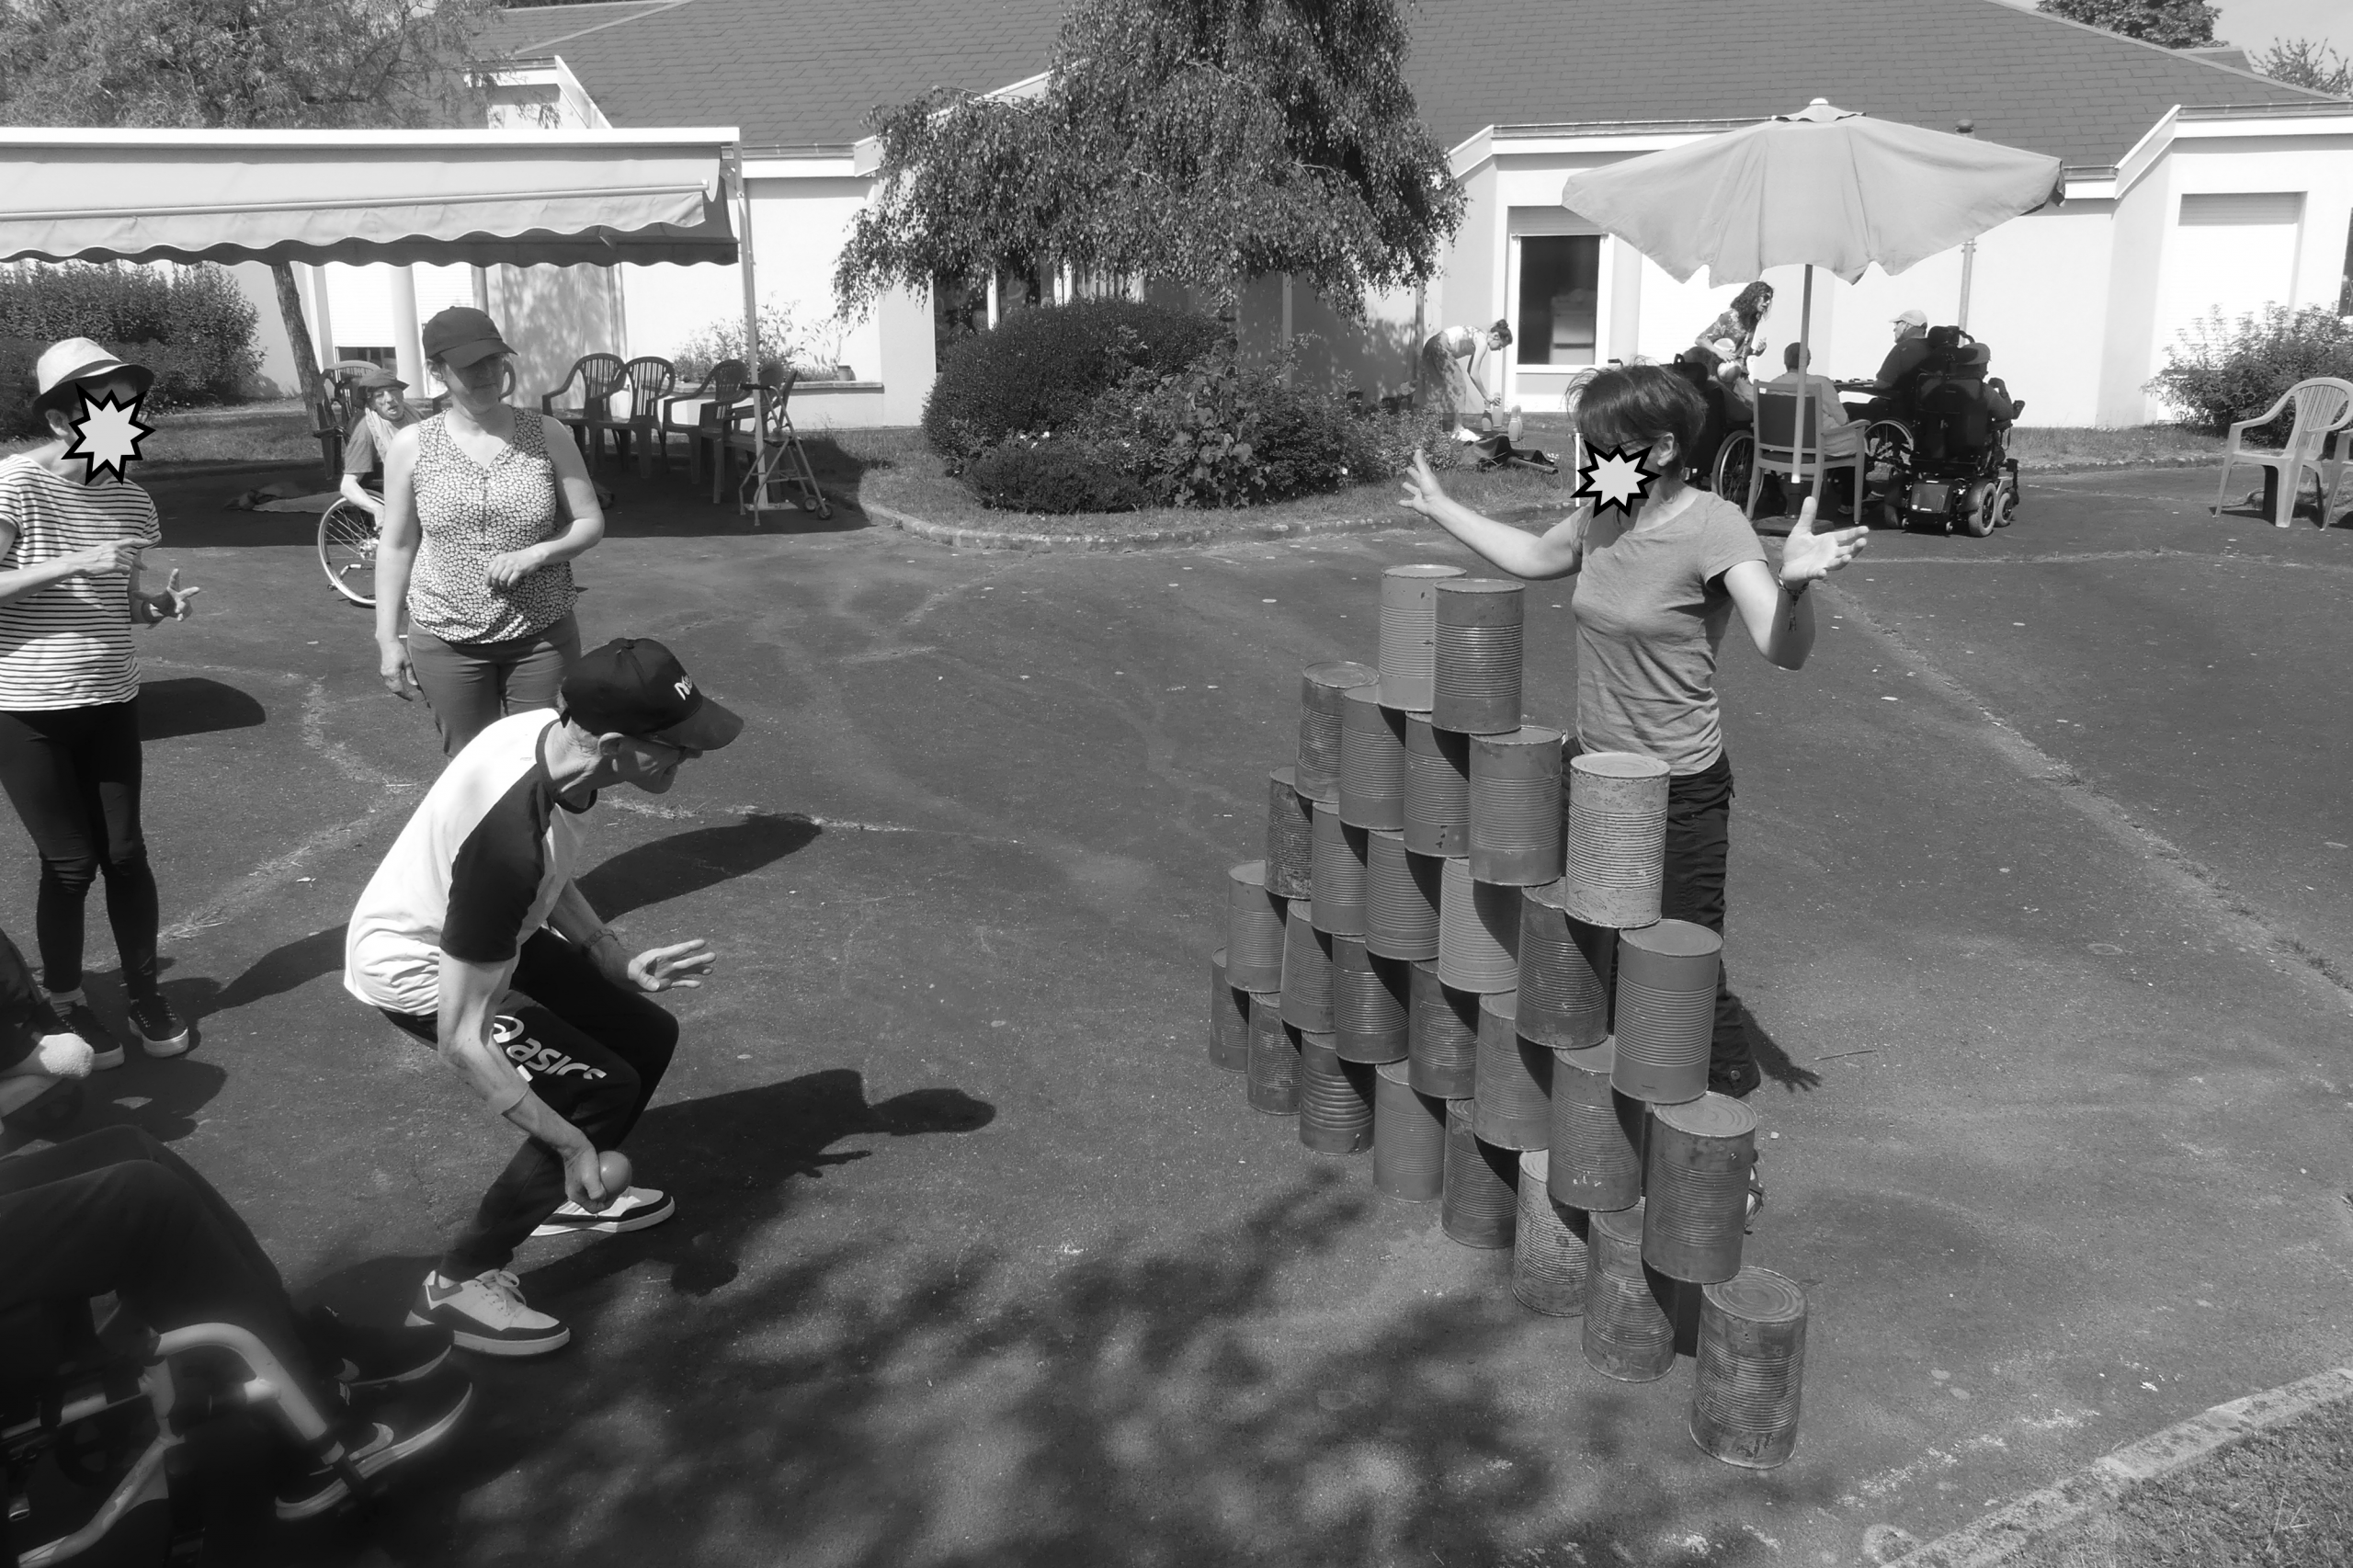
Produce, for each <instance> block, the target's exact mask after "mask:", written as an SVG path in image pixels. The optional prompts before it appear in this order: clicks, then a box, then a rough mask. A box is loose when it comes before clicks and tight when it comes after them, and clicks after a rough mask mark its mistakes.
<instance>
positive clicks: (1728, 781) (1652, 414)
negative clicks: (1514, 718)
mask: <svg viewBox="0 0 2353 1568" xmlns="http://www.w3.org/2000/svg"><path fill="white" fill-rule="evenodd" d="M1706 417H1707V406H1706V404H1705V403H1702V402H1701V401H1700V397H1699V392H1697V391H1695V390H1694V389H1693V388H1692V387H1691V385H1690V384H1689V383H1688V381H1684V380H1682V379H1681V378H1680V377H1678V376H1677V375H1675V374H1674V373H1673V372H1671V371H1669V370H1666V369H1662V368H1659V367H1656V366H1630V367H1628V368H1627V369H1619V370H1606V371H1604V372H1602V373H1601V374H1600V375H1597V376H1596V377H1595V378H1594V379H1593V380H1592V381H1591V382H1589V383H1588V384H1587V385H1586V390H1585V395H1584V397H1583V398H1581V399H1580V400H1579V401H1578V403H1577V430H1578V434H1579V435H1581V436H1582V437H1584V438H1585V442H1586V446H1587V447H1588V448H1599V449H1608V448H1612V447H1624V448H1636V447H1648V448H1649V449H1651V450H1650V461H1651V464H1652V465H1653V466H1654V468H1656V469H1657V470H1659V471H1660V477H1659V479H1658V480H1657V481H1656V482H1655V483H1654V485H1653V486H1652V490H1651V494H1650V495H1649V497H1648V498H1647V499H1644V500H1640V501H1637V502H1635V503H1634V506H1633V509H1632V511H1631V514H1630V513H1628V512H1625V511H1620V510H1617V509H1615V508H1613V509H1612V510H1611V511H1610V512H1608V513H1607V514H1604V513H1600V512H1597V511H1596V510H1594V509H1593V508H1592V507H1590V506H1587V507H1582V508H1580V509H1579V510H1577V511H1576V512H1575V513H1574V514H1572V515H1571V516H1570V517H1568V518H1566V519H1565V520H1564V521H1563V522H1561V523H1558V524H1556V525H1555V526H1554V527H1553V528H1552V529H1551V530H1550V531H1548V532H1546V533H1544V534H1541V535H1537V534H1530V533H1527V532H1524V531H1522V530H1521V529H1519V528H1513V527H1511V526H1510V525H1509V524H1507V523H1499V522H1497V521H1495V519H1494V518H1492V517H1483V516H1482V515H1480V514H1479V513H1477V512H1474V511H1472V510H1471V508H1469V507H1468V506H1463V505H1461V503H1460V502H1458V501H1455V500H1453V499H1451V498H1450V497H1449V496H1448V494H1446V491H1445V489H1444V488H1443V487H1442V486H1441V485H1440V484H1439V483H1438V476H1437V475H1436V474H1434V473H1432V472H1430V467H1429V463H1428V461H1427V459H1425V458H1423V457H1421V456H1419V455H1416V457H1415V462H1414V467H1413V470H1412V472H1411V473H1410V474H1409V475H1408V477H1407V478H1406V480H1405V494H1404V503H1403V504H1404V506H1406V507H1407V508H1408V509H1410V510H1412V511H1415V512H1418V513H1420V514H1421V515H1422V516H1423V517H1428V518H1429V519H1431V520H1432V521H1433V522H1436V523H1437V524H1438V525H1439V526H1440V527H1441V528H1445V529H1446V530H1447V531H1448V532H1449V533H1451V534H1453V535H1454V536H1455V537H1456V538H1457V539H1459V540H1461V541H1462V542H1463V543H1464V544H1467V545H1469V546H1470V547H1471V548H1472V550H1474V551H1477V552H1478V553H1479V554H1480V555H1482V556H1483V557H1485V558H1486V559H1487V560H1488V561H1489V562H1493V563H1494V564H1495V566H1496V567H1497V568H1499V569H1500V570H1502V571H1505V572H1508V573H1510V574H1512V575H1514V576H1516V577H1530V578H1555V577H1572V576H1573V577H1574V578H1575V579H1576V584H1575V586H1574V589H1573V591H1572V594H1571V597H1570V602H1569V608H1570V612H1571V614H1572V616H1573V618H1574V620H1575V622H1576V632H1577V744H1578V745H1579V746H1580V747H1581V748H1582V749H1584V750H1586V751H1630V752H1638V753H1641V754H1642V755H1643V756H1653V757H1656V758H1658V759H1659V760H1660V761H1661V762H1664V763H1665V764H1666V765H1667V768H1668V771H1669V773H1670V775H1671V777H1670V778H1669V781H1668V788H1667V817H1666V866H1665V889H1664V895H1663V897H1662V898H1661V900H1660V908H1661V913H1663V914H1664V915H1666V916H1668V917H1669V918H1671V919H1677V920H1688V921H1693V922H1696V923H1697V924H1699V925H1701V926H1707V927H1708V928H1709V929H1710V930H1711V931H1714V932H1716V933H1717V934H1718V935H1720V936H1721V935H1722V932H1723V928H1724V869H1725V860H1726V855H1727V850H1728V847H1729V845H1730V830H1731V822H1732V799H1733V782H1732V759H1731V758H1730V757H1729V756H1726V755H1725V752H1724V744H1723V732H1722V721H1721V718H1720V715H1719V712H1718V709H1717V702H1716V692H1715V674H1716V650H1717V647H1718V645H1719V644H1720V643H1721V642H1722V640H1723V634H1724V629H1725V627H1726V626H1727V625H1728V624H1729V623H1730V622H1731V619H1732V617H1733V612H1734V611H1735V610H1737V611H1738V612H1739V614H1740V619H1741V623H1742V624H1743V625H1744V626H1745V627H1746V628H1747V630H1748V635H1749V640H1750V641H1751V642H1754V643H1755V644H1756V651H1757V652H1758V653H1762V654H1763V655H1764V656H1765V657H1766V658H1767V659H1768V661H1770V662H1771V663H1773V664H1775V665H1779V666H1780V667H1781V668H1783V669H1788V670H1794V669H1799V668H1802V666H1803V665H1804V664H1805V661H1806V655H1807V654H1808V653H1810V652H1811V651H1812V650H1813V636H1814V626H1813V605H1812V604H1810V603H1808V602H1807V599H1806V590H1807V589H1809V588H1811V587H1812V586H1813V585H1814V584H1815V583H1816V582H1817V581H1819V580H1820V579H1822V578H1823V577H1825V576H1827V575H1828V574H1831V573H1833V572H1835V571H1836V570H1838V569H1839V568H1840V567H1842V566H1844V565H1846V564H1847V562H1849V561H1852V560H1853V559H1854V558H1855V555H1856V553H1857V552H1858V551H1860V550H1861V549H1862V548H1863V546H1864V543H1865V542H1866V538H1867V530H1865V529H1862V528H1846V529H1842V530H1840V531H1838V532H1836V533H1829V534H1817V533H1815V532H1814V531H1813V518H1814V511H1815V504H1814V500H1813V497H1812V496H1808V497H1807V498H1806V502H1805V505H1804V506H1803V507H1802V508H1801V509H1800V512H1799V515H1798V520H1797V523H1796V526H1795V527H1794V528H1791V529H1790V538H1789V542H1788V544H1787V546H1786V547H1785V548H1784V549H1783V551H1782V554H1781V563H1780V566H1779V570H1778V572H1777V571H1776V569H1775V568H1774V567H1772V566H1771V565H1769V564H1768V562H1767V561H1766V558H1765V550H1764V547H1763V546H1762V545H1761V544H1759V543H1758V542H1757V539H1756V530H1755V529H1754V528H1751V527H1750V526H1749V522H1748V518H1747V517H1745V515H1743V513H1742V512H1741V509H1740V507H1739V506H1738V505H1736V504H1735V503H1733V502H1731V501H1728V500H1725V499H1724V498H1722V496H1717V495H1711V494H1708V493H1707V492H1705V491H1702V490H1699V489H1695V488H1694V487H1693V486H1692V485H1690V484H1689V483H1687V482H1686V479H1685V477H1684V473H1683V461H1682V454H1683V453H1684V452H1685V451H1687V450H1688V449H1689V448H1690V445H1691V442H1692V440H1693V438H1694V437H1696V436H1697V435H1698V434H1699V429H1700V426H1701V425H1702V423H1703V422H1704V420H1705V419H1706ZM1756 1084H1757V1070H1756V1057H1755V1053H1754V1051H1752V1049H1751V1047H1750V1044H1749V1040H1748V1033H1747V1030H1746V1028H1744V1027H1743V1025H1742V1023H1741V1019H1740V1007H1739V1004H1738V1003H1737V1002H1736V1001H1735V1000H1734V999H1733V994H1732V990H1731V987H1730V986H1729V984H1727V983H1723V982H1722V980H1721V979H1720V980H1719V982H1718V989H1717V993H1716V1021H1715V1029H1714V1039H1713V1041H1712V1049H1711V1052H1710V1059H1709V1063H1708V1086H1709V1087H1710V1088H1711V1089H1713V1090H1715V1091H1716V1092H1718V1093H1720V1094H1726V1095H1733V1096H1744V1095H1746V1094H1748V1093H1749V1092H1750V1091H1752V1090H1753V1089H1755V1088H1756Z"/></svg>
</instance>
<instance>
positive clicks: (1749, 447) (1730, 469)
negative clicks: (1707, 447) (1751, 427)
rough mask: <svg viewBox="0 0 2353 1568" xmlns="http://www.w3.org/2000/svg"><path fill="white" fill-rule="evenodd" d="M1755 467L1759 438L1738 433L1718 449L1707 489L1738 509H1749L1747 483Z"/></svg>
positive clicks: (1739, 431)
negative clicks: (1745, 507) (1741, 507)
mask: <svg viewBox="0 0 2353 1568" xmlns="http://www.w3.org/2000/svg"><path fill="white" fill-rule="evenodd" d="M1755 468H1756V437H1755V436H1753V435H1751V434H1750V433H1749V432H1747V431H1745V430H1735V431H1733V433H1732V434H1731V435H1729V436H1726V437H1724V438H1723V444H1722V446H1719V447H1718V448H1717V449H1716V462H1715V467H1714V469H1713V470H1712V471H1711V472H1710V474H1709V476H1708V487H1709V488H1710V489H1711V490H1713V491H1714V492H1715V493H1716V494H1719V495H1721V496H1722V497H1723V498H1724V499H1725V500H1727V501H1729V502H1731V503H1732V504H1733V506H1747V505H1748V482H1749V477H1750V474H1751V472H1752V471H1753V470H1754V469H1755Z"/></svg>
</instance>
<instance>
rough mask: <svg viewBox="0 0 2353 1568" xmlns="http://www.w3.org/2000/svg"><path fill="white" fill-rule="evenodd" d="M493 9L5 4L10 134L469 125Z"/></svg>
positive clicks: (301, 0) (455, 4) (475, 112)
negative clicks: (480, 37)
mask: <svg viewBox="0 0 2353 1568" xmlns="http://www.w3.org/2000/svg"><path fill="white" fill-rule="evenodd" d="M491 8H492V6H491V0H6V6H5V10H0V119H5V120H6V121H8V122H10V123H14V124H17V125H122V126H185V127H207V128H235V129H247V128H292V127H302V126H313V127H366V126H383V125H401V126H412V125H450V124H458V123H463V122H464V121H465V120H467V119H472V120H474V121H476V122H477V123H478V122H479V120H480V119H481V113H480V108H479V100H478V99H477V98H476V97H474V94H473V89H472V85H471V84H470V82H469V79H468V73H467V71H466V69H465V67H466V64H467V62H468V49H469V46H470V44H471V41H472V38H473V35H474V34H475V33H476V32H477V31H479V30H480V28H481V27H482V25H483V21H484V20H485V19H486V18H487V17H488V15H489V13H490V11H491Z"/></svg>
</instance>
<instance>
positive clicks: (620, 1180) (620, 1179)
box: [597, 1149, 636, 1203]
mask: <svg viewBox="0 0 2353 1568" xmlns="http://www.w3.org/2000/svg"><path fill="white" fill-rule="evenodd" d="M635 1174H636V1173H635V1172H633V1171H632V1170H631V1168H630V1163H629V1156H628V1155H627V1154H624V1153H621V1152H620V1150H619V1149H608V1150H606V1151H605V1152H604V1153H601V1154H599V1155H597V1180H598V1181H600V1182H602V1183H604V1184H605V1201H606V1202H608V1203H610V1202H612V1201H613V1200H614V1199H617V1198H619V1197H620V1195H621V1194H622V1193H624V1192H627V1191H628V1190H629V1178H630V1177H631V1176H633V1175H635Z"/></svg>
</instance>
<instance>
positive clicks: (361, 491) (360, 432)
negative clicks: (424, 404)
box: [343, 365, 416, 523]
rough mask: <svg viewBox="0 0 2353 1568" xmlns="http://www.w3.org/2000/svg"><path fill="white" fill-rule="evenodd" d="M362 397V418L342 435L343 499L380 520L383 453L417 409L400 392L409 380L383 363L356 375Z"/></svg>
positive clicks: (355, 383) (356, 389)
mask: <svg viewBox="0 0 2353 1568" xmlns="http://www.w3.org/2000/svg"><path fill="white" fill-rule="evenodd" d="M351 388H352V390H353V391H354V392H358V394H359V395H360V398H361V399H362V403H361V405H360V409H359V417H358V419H357V420H355V421H354V422H353V423H352V426H351V432H350V434H348V435H347V436H346V437H344V438H343V498H344V499H345V500H347V501H348V502H350V503H351V504H352V505H353V506H358V508H360V510H362V511H364V512H366V513H367V514H368V515H369V517H373V518H375V519H376V521H377V522H379V523H381V522H382V521H383V520H384V502H383V494H384V453H385V452H386V451H388V450H389V449H391V447H392V437H394V436H396V435H398V434H399V433H400V432H401V431H403V430H404V429H406V428H407V427H408V426H412V425H414V424H415V423H416V410H415V409H413V408H411V407H410V406H409V405H408V399H406V398H405V397H403V396H402V395H401V394H402V393H403V392H406V391H407V390H408V383H407V382H406V381H402V380H401V379H400V378H399V377H398V376H395V375H393V374H392V372H391V371H390V370H387V369H384V368H383V367H382V366H381V365H376V366H371V367H370V368H369V369H367V370H365V371H363V372H361V373H360V374H359V375H358V376H356V377H354V378H353V379H352V382H351Z"/></svg>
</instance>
